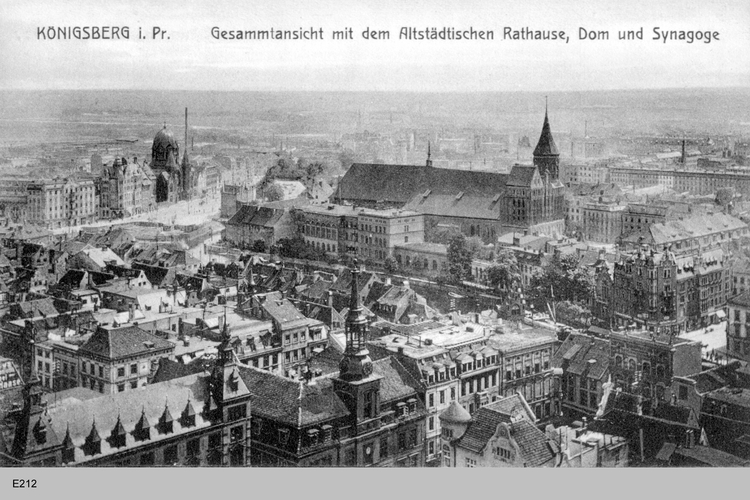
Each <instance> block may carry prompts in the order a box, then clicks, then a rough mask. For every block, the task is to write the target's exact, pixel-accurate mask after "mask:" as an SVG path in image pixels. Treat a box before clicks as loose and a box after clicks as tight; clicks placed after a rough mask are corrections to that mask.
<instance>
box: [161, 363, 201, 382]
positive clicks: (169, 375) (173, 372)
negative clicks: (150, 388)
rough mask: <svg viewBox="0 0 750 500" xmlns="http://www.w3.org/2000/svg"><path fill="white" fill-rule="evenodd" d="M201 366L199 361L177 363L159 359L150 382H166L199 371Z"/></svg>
mask: <svg viewBox="0 0 750 500" xmlns="http://www.w3.org/2000/svg"><path fill="white" fill-rule="evenodd" d="M202 371H203V366H202V364H201V363H199V362H196V363H188V364H184V363H178V362H177V361H172V360H171V359H167V358H160V359H159V367H158V368H157V369H156V373H154V378H153V380H152V381H151V383H152V384H158V383H160V382H167V381H169V380H173V379H176V378H180V377H186V376H188V375H194V374H196V373H201V372H202Z"/></svg>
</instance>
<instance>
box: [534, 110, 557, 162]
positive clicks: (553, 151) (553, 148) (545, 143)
mask: <svg viewBox="0 0 750 500" xmlns="http://www.w3.org/2000/svg"><path fill="white" fill-rule="evenodd" d="M559 154H560V151H558V149H557V145H555V140H554V139H553V138H552V130H551V129H550V126H549V118H548V117H547V112H546V111H545V112H544V124H543V125H542V134H541V135H540V136H539V142H537V144H536V147H535V148H534V156H550V155H559Z"/></svg>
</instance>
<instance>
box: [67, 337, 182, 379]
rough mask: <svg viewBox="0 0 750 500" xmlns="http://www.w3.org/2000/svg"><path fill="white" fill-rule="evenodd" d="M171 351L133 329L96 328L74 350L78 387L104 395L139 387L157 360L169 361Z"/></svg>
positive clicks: (168, 345) (164, 343)
mask: <svg viewBox="0 0 750 500" xmlns="http://www.w3.org/2000/svg"><path fill="white" fill-rule="evenodd" d="M174 348H175V345H174V344H173V343H171V342H169V341H167V340H164V339H162V338H160V337H157V336H155V335H152V334H150V333H148V332H146V331H145V330H141V329H140V328H138V327H137V326H126V327H122V328H106V327H99V328H98V329H97V330H96V331H95V332H94V334H93V335H92V336H91V337H90V338H89V339H88V341H86V343H84V344H83V345H82V346H81V347H80V348H79V349H78V359H79V363H80V366H79V369H78V373H79V377H80V386H81V387H88V388H90V389H91V390H95V391H99V392H101V393H104V394H112V393H116V392H125V391H130V390H133V389H137V388H139V387H143V386H145V385H147V384H148V382H149V377H150V376H151V374H152V370H153V369H154V367H155V365H156V364H158V360H159V359H160V358H169V357H170V356H171V355H172V353H173V352H174Z"/></svg>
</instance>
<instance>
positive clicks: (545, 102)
mask: <svg viewBox="0 0 750 500" xmlns="http://www.w3.org/2000/svg"><path fill="white" fill-rule="evenodd" d="M544 114H545V116H546V115H547V96H544Z"/></svg>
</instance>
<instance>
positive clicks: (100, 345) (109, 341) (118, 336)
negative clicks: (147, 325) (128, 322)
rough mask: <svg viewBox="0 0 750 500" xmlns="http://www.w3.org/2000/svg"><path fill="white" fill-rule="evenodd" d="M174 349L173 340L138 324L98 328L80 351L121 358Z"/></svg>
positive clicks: (108, 357)
mask: <svg viewBox="0 0 750 500" xmlns="http://www.w3.org/2000/svg"><path fill="white" fill-rule="evenodd" d="M149 345H152V347H149ZM172 349H174V344H172V343H171V342H168V341H166V340H164V339H162V338H160V337H157V336H156V335H152V334H151V333H149V332H147V331H145V330H141V329H140V328H138V327H137V326H126V327H122V328H112V329H107V328H101V327H100V328H98V329H97V330H96V332H94V334H93V335H92V336H91V338H90V339H89V340H88V341H87V342H86V343H85V344H83V345H82V346H81V347H80V349H79V350H78V352H79V353H81V354H90V355H94V356H100V357H104V358H107V359H121V358H126V357H131V356H138V355H143V354H147V353H150V352H159V351H166V350H172Z"/></svg>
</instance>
